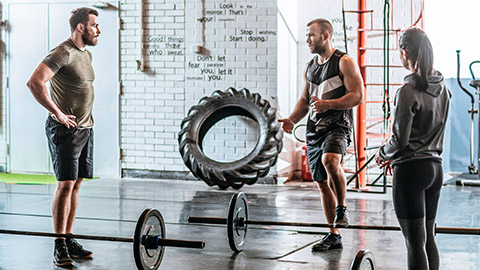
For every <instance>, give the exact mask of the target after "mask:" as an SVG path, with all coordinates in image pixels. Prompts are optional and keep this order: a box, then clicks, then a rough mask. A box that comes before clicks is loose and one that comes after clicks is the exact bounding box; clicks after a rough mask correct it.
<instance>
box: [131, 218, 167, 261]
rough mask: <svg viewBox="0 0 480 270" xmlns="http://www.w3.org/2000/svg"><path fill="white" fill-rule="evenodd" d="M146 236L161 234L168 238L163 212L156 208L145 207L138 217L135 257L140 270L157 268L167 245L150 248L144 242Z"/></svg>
mask: <svg viewBox="0 0 480 270" xmlns="http://www.w3.org/2000/svg"><path fill="white" fill-rule="evenodd" d="M146 236H159V237H160V238H163V239H165V238H166V232H165V222H164V221H163V217H162V214H160V212H159V211H158V210H156V209H145V210H144V211H143V213H142V215H140V218H138V222H137V226H136V228H135V235H134V237H133V257H134V258H135V263H136V264H137V268H138V269H140V270H147V269H148V270H156V269H158V267H160V264H161V263H162V259H163V253H164V252H165V247H164V246H161V247H158V248H156V249H148V248H146V247H145V245H144V244H143V240H144V239H145V237H146Z"/></svg>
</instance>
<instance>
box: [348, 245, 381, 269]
mask: <svg viewBox="0 0 480 270" xmlns="http://www.w3.org/2000/svg"><path fill="white" fill-rule="evenodd" d="M375 269H376V266H375V258H374V257H373V253H372V252H371V251H370V250H366V249H362V250H360V251H359V252H358V253H357V256H355V259H354V260H353V262H352V266H351V267H350V270H375Z"/></svg>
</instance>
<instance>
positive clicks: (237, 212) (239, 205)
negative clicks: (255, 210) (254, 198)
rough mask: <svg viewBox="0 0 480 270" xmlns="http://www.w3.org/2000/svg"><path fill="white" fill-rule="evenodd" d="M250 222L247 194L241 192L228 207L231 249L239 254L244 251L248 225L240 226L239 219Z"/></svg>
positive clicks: (228, 231) (233, 197) (228, 230)
mask: <svg viewBox="0 0 480 270" xmlns="http://www.w3.org/2000/svg"><path fill="white" fill-rule="evenodd" d="M241 218H243V220H244V221H247V220H248V201H247V196H245V193H243V192H240V193H237V194H235V195H233V196H232V199H231V200H230V204H229V205H228V217H227V235H228V244H229V245H230V248H231V249H232V250H233V251H235V252H237V251H242V246H243V244H245V240H246V237H247V223H246V222H244V223H243V224H239V219H241Z"/></svg>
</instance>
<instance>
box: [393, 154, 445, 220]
mask: <svg viewBox="0 0 480 270" xmlns="http://www.w3.org/2000/svg"><path fill="white" fill-rule="evenodd" d="M442 183H443V169H442V163H440V162H439V161H436V160H433V159H419V160H412V161H408V162H404V163H400V164H396V165H395V166H394V167H393V204H394V206H395V214H396V215H397V218H400V219H418V218H423V217H426V220H432V219H435V217H436V215H437V206H438V200H439V198H440V189H441V187H442Z"/></svg>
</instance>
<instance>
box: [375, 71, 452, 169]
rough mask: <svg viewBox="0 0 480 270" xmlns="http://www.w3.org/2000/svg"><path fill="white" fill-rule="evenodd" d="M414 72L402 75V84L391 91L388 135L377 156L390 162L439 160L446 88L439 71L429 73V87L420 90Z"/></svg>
mask: <svg viewBox="0 0 480 270" xmlns="http://www.w3.org/2000/svg"><path fill="white" fill-rule="evenodd" d="M416 76H417V75H415V74H410V75H407V76H406V77H405V78H404V84H405V85H404V86H402V87H401V88H400V89H398V90H397V93H396V94H395V109H394V112H393V116H394V120H393V127H392V136H391V138H390V139H389V141H388V142H387V143H386V144H385V145H383V146H382V147H381V148H380V152H379V154H380V157H381V158H382V159H383V160H384V161H387V160H392V163H391V165H394V164H398V163H401V162H405V161H410V160H415V159H425V158H428V159H435V160H438V161H441V160H442V159H441V157H440V155H441V153H442V151H443V134H444V131H445V124H446V122H447V116H448V107H449V104H450V97H451V94H450V91H449V90H448V89H447V87H446V86H445V84H444V81H443V75H442V74H441V73H440V72H438V71H435V72H434V75H432V76H429V78H428V82H429V84H430V85H429V87H428V89H427V90H426V91H425V90H420V89H421V88H420V87H417V79H416Z"/></svg>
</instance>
